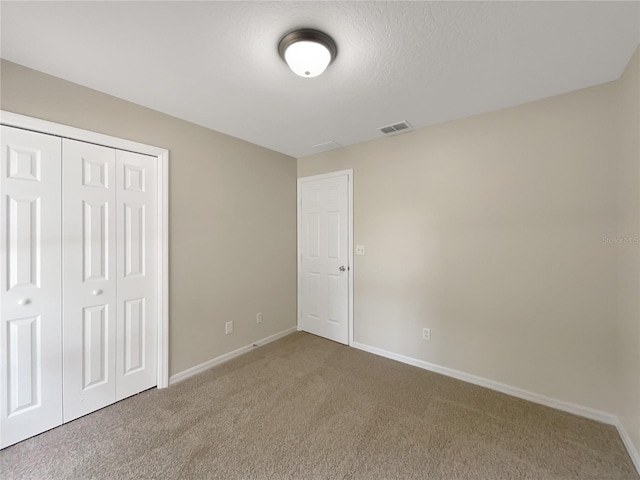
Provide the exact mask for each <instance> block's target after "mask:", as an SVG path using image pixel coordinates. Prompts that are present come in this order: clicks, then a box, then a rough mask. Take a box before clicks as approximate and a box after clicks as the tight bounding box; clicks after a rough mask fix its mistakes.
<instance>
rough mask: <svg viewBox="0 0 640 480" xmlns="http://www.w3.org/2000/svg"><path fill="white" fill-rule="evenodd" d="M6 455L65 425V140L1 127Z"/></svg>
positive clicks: (0, 418) (0, 433)
mask: <svg viewBox="0 0 640 480" xmlns="http://www.w3.org/2000/svg"><path fill="white" fill-rule="evenodd" d="M0 129H1V130H0V135H1V137H2V138H1V143H2V157H1V161H0V172H1V173H0V197H1V200H0V212H2V213H1V214H0V218H1V224H2V234H1V235H0V237H1V238H0V251H1V252H2V254H1V255H0V265H1V266H2V268H1V274H0V288H1V290H2V291H1V292H0V302H1V306H0V314H1V315H0V316H1V321H0V352H1V353H0V395H1V401H0V404H1V406H2V407H1V410H2V411H1V412H0V448H4V447H6V446H8V445H12V444H14V443H16V442H19V441H20V440H23V439H25V438H28V437H30V436H33V435H36V434H38V433H41V432H43V431H45V430H48V429H50V428H53V427H55V426H57V425H60V424H61V423H62V338H61V332H62V328H61V316H60V312H61V286H60V267H61V260H60V251H61V246H60V157H61V141H60V139H59V138H57V137H53V136H49V135H44V134H40V133H34V132H29V131H26V130H19V129H16V128H11V127H5V126H3V127H0Z"/></svg>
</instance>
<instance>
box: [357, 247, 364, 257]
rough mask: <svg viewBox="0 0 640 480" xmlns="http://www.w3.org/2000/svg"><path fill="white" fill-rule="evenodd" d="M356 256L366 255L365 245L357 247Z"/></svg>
mask: <svg viewBox="0 0 640 480" xmlns="http://www.w3.org/2000/svg"><path fill="white" fill-rule="evenodd" d="M356 255H364V245H356Z"/></svg>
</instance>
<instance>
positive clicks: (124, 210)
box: [116, 150, 158, 400]
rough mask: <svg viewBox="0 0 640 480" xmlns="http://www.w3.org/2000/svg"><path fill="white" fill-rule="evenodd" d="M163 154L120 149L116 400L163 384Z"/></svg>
mask: <svg viewBox="0 0 640 480" xmlns="http://www.w3.org/2000/svg"><path fill="white" fill-rule="evenodd" d="M157 176H158V171H157V159H156V158H154V157H150V156H147V155H140V154H137V153H131V152H124V151H120V150H118V151H116V184H117V195H116V197H117V205H118V207H117V225H118V228H117V248H116V250H117V268H116V274H117V286H118V287H117V289H118V290H117V302H118V313H117V328H116V332H117V333H116V338H117V343H116V399H117V400H121V399H123V398H125V397H128V396H130V395H134V394H136V393H138V392H141V391H142V390H146V389H148V388H151V387H153V386H154V385H156V384H157V353H158V352H157V346H158V339H157V335H158V321H157V319H158V312H157V292H158V270H157V267H158V262H157V258H158V257H157V254H158V250H157V248H158V222H157V218H158V191H157V184H158V180H157Z"/></svg>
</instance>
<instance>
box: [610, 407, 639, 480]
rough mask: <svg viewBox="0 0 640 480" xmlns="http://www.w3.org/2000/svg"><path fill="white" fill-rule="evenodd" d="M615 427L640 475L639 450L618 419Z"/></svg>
mask: <svg viewBox="0 0 640 480" xmlns="http://www.w3.org/2000/svg"><path fill="white" fill-rule="evenodd" d="M615 426H616V428H617V429H618V433H619V434H620V438H621V439H622V443H624V446H625V447H626V448H627V452H629V456H630V457H631V461H632V462H633V464H634V465H635V467H636V470H637V471H638V473H639V474H640V453H638V450H636V447H635V445H634V444H633V442H632V441H631V437H629V434H628V433H627V431H626V430H625V428H624V427H623V426H622V423H621V422H620V420H619V419H617V418H616V423H615Z"/></svg>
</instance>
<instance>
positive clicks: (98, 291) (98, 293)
mask: <svg viewBox="0 0 640 480" xmlns="http://www.w3.org/2000/svg"><path fill="white" fill-rule="evenodd" d="M91 293H93V295H94V296H95V297H97V296H98V295H100V294H101V293H102V290H100V289H97V290H94V291H93V292H91Z"/></svg>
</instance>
